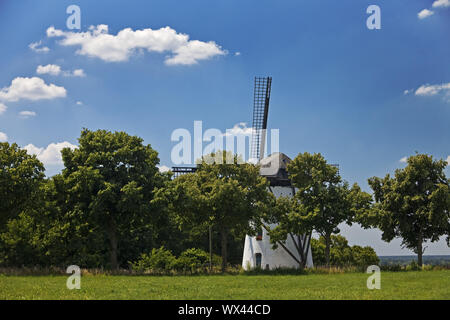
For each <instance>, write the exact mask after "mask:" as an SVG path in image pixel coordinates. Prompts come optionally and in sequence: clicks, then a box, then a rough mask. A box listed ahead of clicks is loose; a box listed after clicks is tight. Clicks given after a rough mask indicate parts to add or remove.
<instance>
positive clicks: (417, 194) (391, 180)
mask: <svg viewBox="0 0 450 320" xmlns="http://www.w3.org/2000/svg"><path fill="white" fill-rule="evenodd" d="M407 163H408V165H407V166H406V168H404V169H397V170H396V171H395V175H394V177H391V176H390V175H389V174H388V175H386V176H385V177H384V178H378V177H373V178H370V179H369V185H370V186H371V188H372V189H373V191H374V196H375V201H376V204H375V206H374V208H373V210H372V211H371V212H369V214H368V215H366V216H364V217H363V218H362V220H361V221H362V224H363V225H365V226H372V227H377V228H379V229H380V230H381V231H382V232H383V234H382V239H383V240H385V241H388V242H389V241H391V240H392V239H394V238H396V237H400V238H402V241H403V245H404V246H405V247H406V248H409V249H411V250H413V251H414V252H415V253H416V254H417V256H418V264H419V266H422V255H423V253H424V251H425V249H424V248H423V243H424V242H425V241H430V242H434V241H437V240H439V237H441V236H444V235H447V243H448V245H449V246H450V181H449V179H447V177H446V176H445V172H444V170H445V167H446V166H447V162H446V161H444V160H433V157H432V156H428V155H425V154H416V155H414V156H411V157H409V158H408V160H407Z"/></svg>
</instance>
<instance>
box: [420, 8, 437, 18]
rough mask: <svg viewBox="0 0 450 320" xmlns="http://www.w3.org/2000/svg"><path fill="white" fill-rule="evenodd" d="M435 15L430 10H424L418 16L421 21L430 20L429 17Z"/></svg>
mask: <svg viewBox="0 0 450 320" xmlns="http://www.w3.org/2000/svg"><path fill="white" fill-rule="evenodd" d="M433 14H434V12H433V11H431V10H428V9H423V10H422V11H420V12H419V13H418V14H417V16H418V17H419V19H425V18H428V17H429V16H432V15H433Z"/></svg>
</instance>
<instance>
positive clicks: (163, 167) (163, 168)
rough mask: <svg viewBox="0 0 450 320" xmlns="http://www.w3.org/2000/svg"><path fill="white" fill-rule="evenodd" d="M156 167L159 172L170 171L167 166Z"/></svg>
mask: <svg viewBox="0 0 450 320" xmlns="http://www.w3.org/2000/svg"><path fill="white" fill-rule="evenodd" d="M157 167H158V169H159V172H167V171H169V170H170V168H169V167H167V166H157Z"/></svg>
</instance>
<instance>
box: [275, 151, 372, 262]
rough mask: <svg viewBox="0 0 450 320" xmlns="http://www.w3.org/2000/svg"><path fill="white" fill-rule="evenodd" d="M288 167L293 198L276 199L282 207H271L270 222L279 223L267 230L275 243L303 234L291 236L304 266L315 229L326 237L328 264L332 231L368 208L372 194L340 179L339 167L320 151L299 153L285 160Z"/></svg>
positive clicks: (337, 229)
mask: <svg viewBox="0 0 450 320" xmlns="http://www.w3.org/2000/svg"><path fill="white" fill-rule="evenodd" d="M287 170H288V173H289V177H290V179H291V182H292V185H293V186H294V187H295V188H296V192H295V195H294V197H293V198H292V199H282V198H280V199H278V200H277V202H278V206H279V207H280V208H281V209H278V210H275V211H274V212H276V217H275V219H274V221H273V222H275V223H277V224H278V225H277V226H276V227H275V228H274V229H273V230H271V231H270V238H271V241H272V243H273V244H275V245H276V244H277V243H281V242H282V241H284V240H286V239H287V237H288V236H290V237H291V238H292V239H293V240H294V235H301V234H304V236H303V238H304V240H306V242H305V243H303V244H302V241H298V242H295V240H294V242H295V243H296V246H297V249H298V251H299V254H300V257H301V260H302V261H300V262H301V264H303V266H302V265H301V267H304V265H305V263H306V257H307V255H305V248H306V250H307V249H308V247H309V243H308V238H311V233H312V231H313V230H315V231H316V232H318V233H319V234H321V235H322V236H323V237H324V239H325V257H326V264H327V265H329V263H330V246H331V235H332V234H334V233H339V228H338V225H339V224H341V223H343V222H346V223H348V224H351V223H352V222H353V219H354V218H355V216H357V215H361V214H362V213H363V212H365V211H366V210H367V209H368V208H370V203H371V196H370V195H369V194H367V193H365V192H363V191H361V189H360V188H359V186H358V185H357V184H354V185H353V186H352V188H349V186H348V183H347V182H345V181H342V179H341V177H340V175H339V170H338V168H337V167H335V166H332V165H329V164H328V163H327V162H326V160H325V159H324V158H323V156H322V155H321V154H320V153H319V154H313V155H311V154H309V153H307V152H305V153H303V154H299V155H298V156H297V157H296V158H295V159H294V160H293V161H292V162H291V163H289V164H288V166H287ZM302 247H303V248H302ZM306 253H307V252H306ZM291 255H292V254H291Z"/></svg>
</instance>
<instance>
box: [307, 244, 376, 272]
mask: <svg viewBox="0 0 450 320" xmlns="http://www.w3.org/2000/svg"><path fill="white" fill-rule="evenodd" d="M311 250H312V255H313V261H314V264H315V265H316V266H324V265H326V264H327V259H326V257H325V238H324V237H323V236H320V237H319V239H311ZM379 263H380V259H379V258H378V256H377V254H376V253H375V251H374V250H373V248H371V247H361V246H357V245H355V246H349V245H348V241H347V239H345V238H344V237H343V236H341V235H332V236H331V245H330V265H332V266H338V267H346V266H357V267H359V268H361V269H362V270H365V269H366V268H367V267H368V266H370V265H378V264H379Z"/></svg>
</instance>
